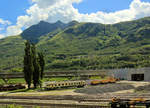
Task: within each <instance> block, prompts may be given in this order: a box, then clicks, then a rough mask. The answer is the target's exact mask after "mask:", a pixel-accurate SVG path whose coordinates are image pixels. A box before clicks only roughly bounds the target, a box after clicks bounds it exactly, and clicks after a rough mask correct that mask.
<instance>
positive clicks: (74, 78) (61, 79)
mask: <svg viewBox="0 0 150 108" xmlns="http://www.w3.org/2000/svg"><path fill="white" fill-rule="evenodd" d="M106 78H107V77H104V78H102V77H100V76H95V77H91V78H90V79H91V80H94V79H99V80H101V79H106ZM67 80H80V77H72V78H68V77H57V78H44V79H43V82H46V81H67ZM18 83H21V84H25V83H26V82H25V80H24V78H15V79H9V80H8V82H7V84H18ZM3 84H6V83H5V82H4V80H2V79H0V85H3Z"/></svg>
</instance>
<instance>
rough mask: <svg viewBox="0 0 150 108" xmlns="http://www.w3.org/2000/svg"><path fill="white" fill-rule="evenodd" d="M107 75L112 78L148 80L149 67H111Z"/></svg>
mask: <svg viewBox="0 0 150 108" xmlns="http://www.w3.org/2000/svg"><path fill="white" fill-rule="evenodd" d="M109 75H110V76H111V77H114V78H118V79H123V80H129V81H132V80H133V81H150V67H147V68H138V69H129V68H125V69H113V70H109Z"/></svg>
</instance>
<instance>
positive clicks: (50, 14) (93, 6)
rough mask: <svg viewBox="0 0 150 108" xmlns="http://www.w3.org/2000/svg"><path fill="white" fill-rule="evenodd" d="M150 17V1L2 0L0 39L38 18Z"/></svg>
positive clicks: (106, 20)
mask: <svg viewBox="0 0 150 108" xmlns="http://www.w3.org/2000/svg"><path fill="white" fill-rule="evenodd" d="M147 16H150V0H1V1H0V38H4V37H7V36H13V35H18V34H20V33H21V32H22V31H23V30H24V29H26V28H28V27H30V26H31V25H33V24H37V23H38V22H39V21H41V20H44V21H47V22H51V23H53V22H56V21H57V20H61V21H62V22H65V23H67V22H70V21H72V20H77V21H79V22H97V23H103V24H114V23H118V22H122V21H131V20H135V19H139V18H143V17H147Z"/></svg>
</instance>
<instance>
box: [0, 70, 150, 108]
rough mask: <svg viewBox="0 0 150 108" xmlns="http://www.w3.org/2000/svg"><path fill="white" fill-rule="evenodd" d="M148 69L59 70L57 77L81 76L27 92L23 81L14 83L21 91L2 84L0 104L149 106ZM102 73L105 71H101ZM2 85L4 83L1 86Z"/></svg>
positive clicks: (96, 107)
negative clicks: (66, 71) (67, 71)
mask: <svg viewBox="0 0 150 108" xmlns="http://www.w3.org/2000/svg"><path fill="white" fill-rule="evenodd" d="M148 70H149V68H141V69H115V70H107V72H106V70H105V71H104V70H101V71H83V72H84V73H83V72H81V71H80V72H75V71H73V72H70V74H64V73H63V72H62V73H61V74H60V73H59V74H58V75H59V77H60V76H64V75H66V76H67V75H68V77H71V76H74V77H79V76H80V79H75V80H74V81H69V80H68V81H63V82H60V81H59V82H57V81H56V82H44V84H43V85H44V88H43V89H40V90H37V91H31V92H26V90H25V89H24V87H25V86H24V85H23V84H22V85H15V86H14V87H16V88H17V87H18V88H20V91H13V90H9V89H10V88H11V89H12V86H11V87H9V86H8V87H6V86H5V89H4V90H2V91H1V92H0V104H1V105H8V104H16V105H22V106H24V107H27V108H30V107H31V108H32V107H33V106H40V108H60V107H61V108H129V107H135V108H136V107H142V108H149V107H150V92H149V91H150V82H149V79H148V75H149V74H148ZM92 72H93V73H92ZM55 73H56V72H55ZM79 73H80V74H79ZM104 73H106V74H105V75H104ZM51 75H52V76H49V74H47V75H45V76H46V77H58V76H54V75H53V74H52V72H51ZM55 75H57V74H55ZM4 76H5V78H10V77H12V78H13V75H9V77H8V75H6V74H5V75H4V74H3V78H4ZM6 76H7V77H6ZM81 76H82V77H81ZM92 76H103V77H104V78H103V79H90V78H89V77H92ZM1 77H2V76H1ZM18 77H21V74H20V75H19V74H18ZM1 88H4V87H2V86H1ZM8 88H9V89H8ZM18 88H17V89H18ZM45 88H46V89H45ZM22 89H23V90H22Z"/></svg>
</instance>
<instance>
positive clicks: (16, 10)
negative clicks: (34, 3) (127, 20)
mask: <svg viewBox="0 0 150 108" xmlns="http://www.w3.org/2000/svg"><path fill="white" fill-rule="evenodd" d="M141 1H146V2H150V0H141ZM131 2H132V0H83V2H82V3H79V4H76V3H75V4H73V6H74V7H75V8H77V9H78V10H79V12H80V13H93V12H97V11H104V12H115V11H119V10H122V9H128V8H129V5H130V3H131ZM30 6H31V2H30V1H29V0H1V1H0V10H1V11H0V18H3V19H5V20H9V21H11V22H12V23H16V20H17V17H18V16H20V15H25V14H26V9H28V8H29V7H30Z"/></svg>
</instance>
